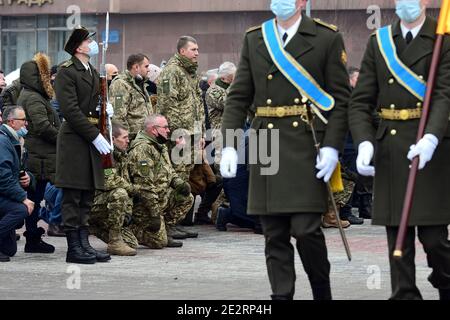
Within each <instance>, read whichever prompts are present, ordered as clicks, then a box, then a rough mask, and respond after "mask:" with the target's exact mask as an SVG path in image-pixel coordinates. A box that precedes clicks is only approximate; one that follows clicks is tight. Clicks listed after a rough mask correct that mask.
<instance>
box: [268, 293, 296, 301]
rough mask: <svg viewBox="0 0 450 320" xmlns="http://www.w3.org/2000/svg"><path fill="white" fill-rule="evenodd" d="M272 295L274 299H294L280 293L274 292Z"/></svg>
mask: <svg viewBox="0 0 450 320" xmlns="http://www.w3.org/2000/svg"><path fill="white" fill-rule="evenodd" d="M270 297H271V298H272V300H293V299H292V297H291V296H283V295H279V294H272V295H271V296H270Z"/></svg>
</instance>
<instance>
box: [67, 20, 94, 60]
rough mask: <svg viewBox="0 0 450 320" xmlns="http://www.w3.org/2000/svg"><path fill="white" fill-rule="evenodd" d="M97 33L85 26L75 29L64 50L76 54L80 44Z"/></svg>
mask: <svg viewBox="0 0 450 320" xmlns="http://www.w3.org/2000/svg"><path fill="white" fill-rule="evenodd" d="M94 35H95V32H89V30H88V29H86V28H85V27H81V26H80V27H77V28H75V29H73V31H72V34H71V35H70V37H69V39H68V40H67V42H66V45H65V46H64V50H65V51H66V52H67V53H69V54H70V55H72V56H73V55H74V54H75V50H76V49H77V48H78V47H79V46H80V44H81V43H82V42H83V41H84V40H86V39H89V38H91V37H93V36H94Z"/></svg>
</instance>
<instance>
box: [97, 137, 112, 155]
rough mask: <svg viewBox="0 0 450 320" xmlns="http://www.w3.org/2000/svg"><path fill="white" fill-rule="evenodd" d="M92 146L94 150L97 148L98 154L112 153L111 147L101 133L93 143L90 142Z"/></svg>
mask: <svg viewBox="0 0 450 320" xmlns="http://www.w3.org/2000/svg"><path fill="white" fill-rule="evenodd" d="M92 144H93V145H94V146H95V148H97V150H98V152H100V154H108V153H111V151H112V149H111V145H110V144H109V142H108V140H106V139H105V138H104V137H103V136H102V134H101V133H100V134H99V135H98V136H97V138H95V140H94V141H92Z"/></svg>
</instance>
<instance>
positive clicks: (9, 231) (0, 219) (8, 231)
mask: <svg viewBox="0 0 450 320" xmlns="http://www.w3.org/2000/svg"><path fill="white" fill-rule="evenodd" d="M27 216H28V210H27V207H26V206H25V205H24V204H23V203H21V202H14V201H11V200H3V201H2V205H1V206H0V251H1V252H2V253H3V254H6V255H8V256H10V257H12V256H13V255H15V254H16V252H17V243H16V231H15V230H16V228H17V227H19V226H20V225H22V224H23V220H24V219H25V218H26V217H27Z"/></svg>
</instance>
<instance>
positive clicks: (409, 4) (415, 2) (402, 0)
mask: <svg viewBox="0 0 450 320" xmlns="http://www.w3.org/2000/svg"><path fill="white" fill-rule="evenodd" d="M395 13H396V14H397V16H398V17H399V18H400V19H401V20H403V21H405V22H407V23H411V22H414V21H416V20H417V19H418V18H419V17H420V15H421V14H422V7H421V5H420V0H397V1H396V2H395Z"/></svg>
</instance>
